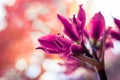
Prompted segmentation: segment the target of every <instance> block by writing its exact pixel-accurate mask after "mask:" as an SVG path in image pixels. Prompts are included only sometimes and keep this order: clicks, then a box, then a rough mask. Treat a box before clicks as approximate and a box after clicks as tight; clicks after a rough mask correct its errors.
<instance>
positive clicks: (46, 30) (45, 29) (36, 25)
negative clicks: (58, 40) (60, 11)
mask: <svg viewBox="0 0 120 80" xmlns="http://www.w3.org/2000/svg"><path fill="white" fill-rule="evenodd" d="M33 28H34V29H36V30H40V32H41V33H44V34H48V33H50V30H49V28H48V27H46V25H45V24H44V23H43V22H42V21H41V20H35V21H34V22H33Z"/></svg>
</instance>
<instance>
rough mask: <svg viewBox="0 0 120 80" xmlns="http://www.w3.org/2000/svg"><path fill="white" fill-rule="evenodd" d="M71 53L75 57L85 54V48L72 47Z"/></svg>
mask: <svg viewBox="0 0 120 80" xmlns="http://www.w3.org/2000/svg"><path fill="white" fill-rule="evenodd" d="M71 52H72V54H73V55H76V54H83V53H84V51H83V48H82V47H81V46H80V45H71Z"/></svg>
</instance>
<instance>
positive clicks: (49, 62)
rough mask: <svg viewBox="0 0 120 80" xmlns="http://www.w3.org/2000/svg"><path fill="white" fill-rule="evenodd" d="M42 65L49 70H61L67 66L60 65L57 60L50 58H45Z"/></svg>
mask: <svg viewBox="0 0 120 80" xmlns="http://www.w3.org/2000/svg"><path fill="white" fill-rule="evenodd" d="M48 65H49V66H48ZM42 66H43V68H44V69H45V70H47V71H55V72H61V71H64V70H65V67H62V66H60V65H59V64H58V63H57V62H56V61H54V60H50V59H45V60H44V62H43V64H42Z"/></svg>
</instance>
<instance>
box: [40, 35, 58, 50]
mask: <svg viewBox="0 0 120 80" xmlns="http://www.w3.org/2000/svg"><path fill="white" fill-rule="evenodd" d="M55 40H56V35H46V36H43V37H40V38H39V39H38V41H39V43H40V44H41V46H43V47H46V48H54V49H57V48H58V47H57V46H56V44H55V43H54V41H55Z"/></svg>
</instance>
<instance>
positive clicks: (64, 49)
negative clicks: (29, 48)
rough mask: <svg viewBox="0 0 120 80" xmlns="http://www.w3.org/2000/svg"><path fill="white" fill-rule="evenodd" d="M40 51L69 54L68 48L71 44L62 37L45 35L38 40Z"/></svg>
mask: <svg viewBox="0 0 120 80" xmlns="http://www.w3.org/2000/svg"><path fill="white" fill-rule="evenodd" d="M38 41H39V43H40V47H38V48H36V49H41V50H43V51H45V52H48V53H63V54H64V53H67V54H68V53H69V47H70V46H71V42H70V41H69V40H67V39H65V38H64V37H62V36H58V35H47V36H44V37H41V38H39V39H38Z"/></svg>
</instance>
